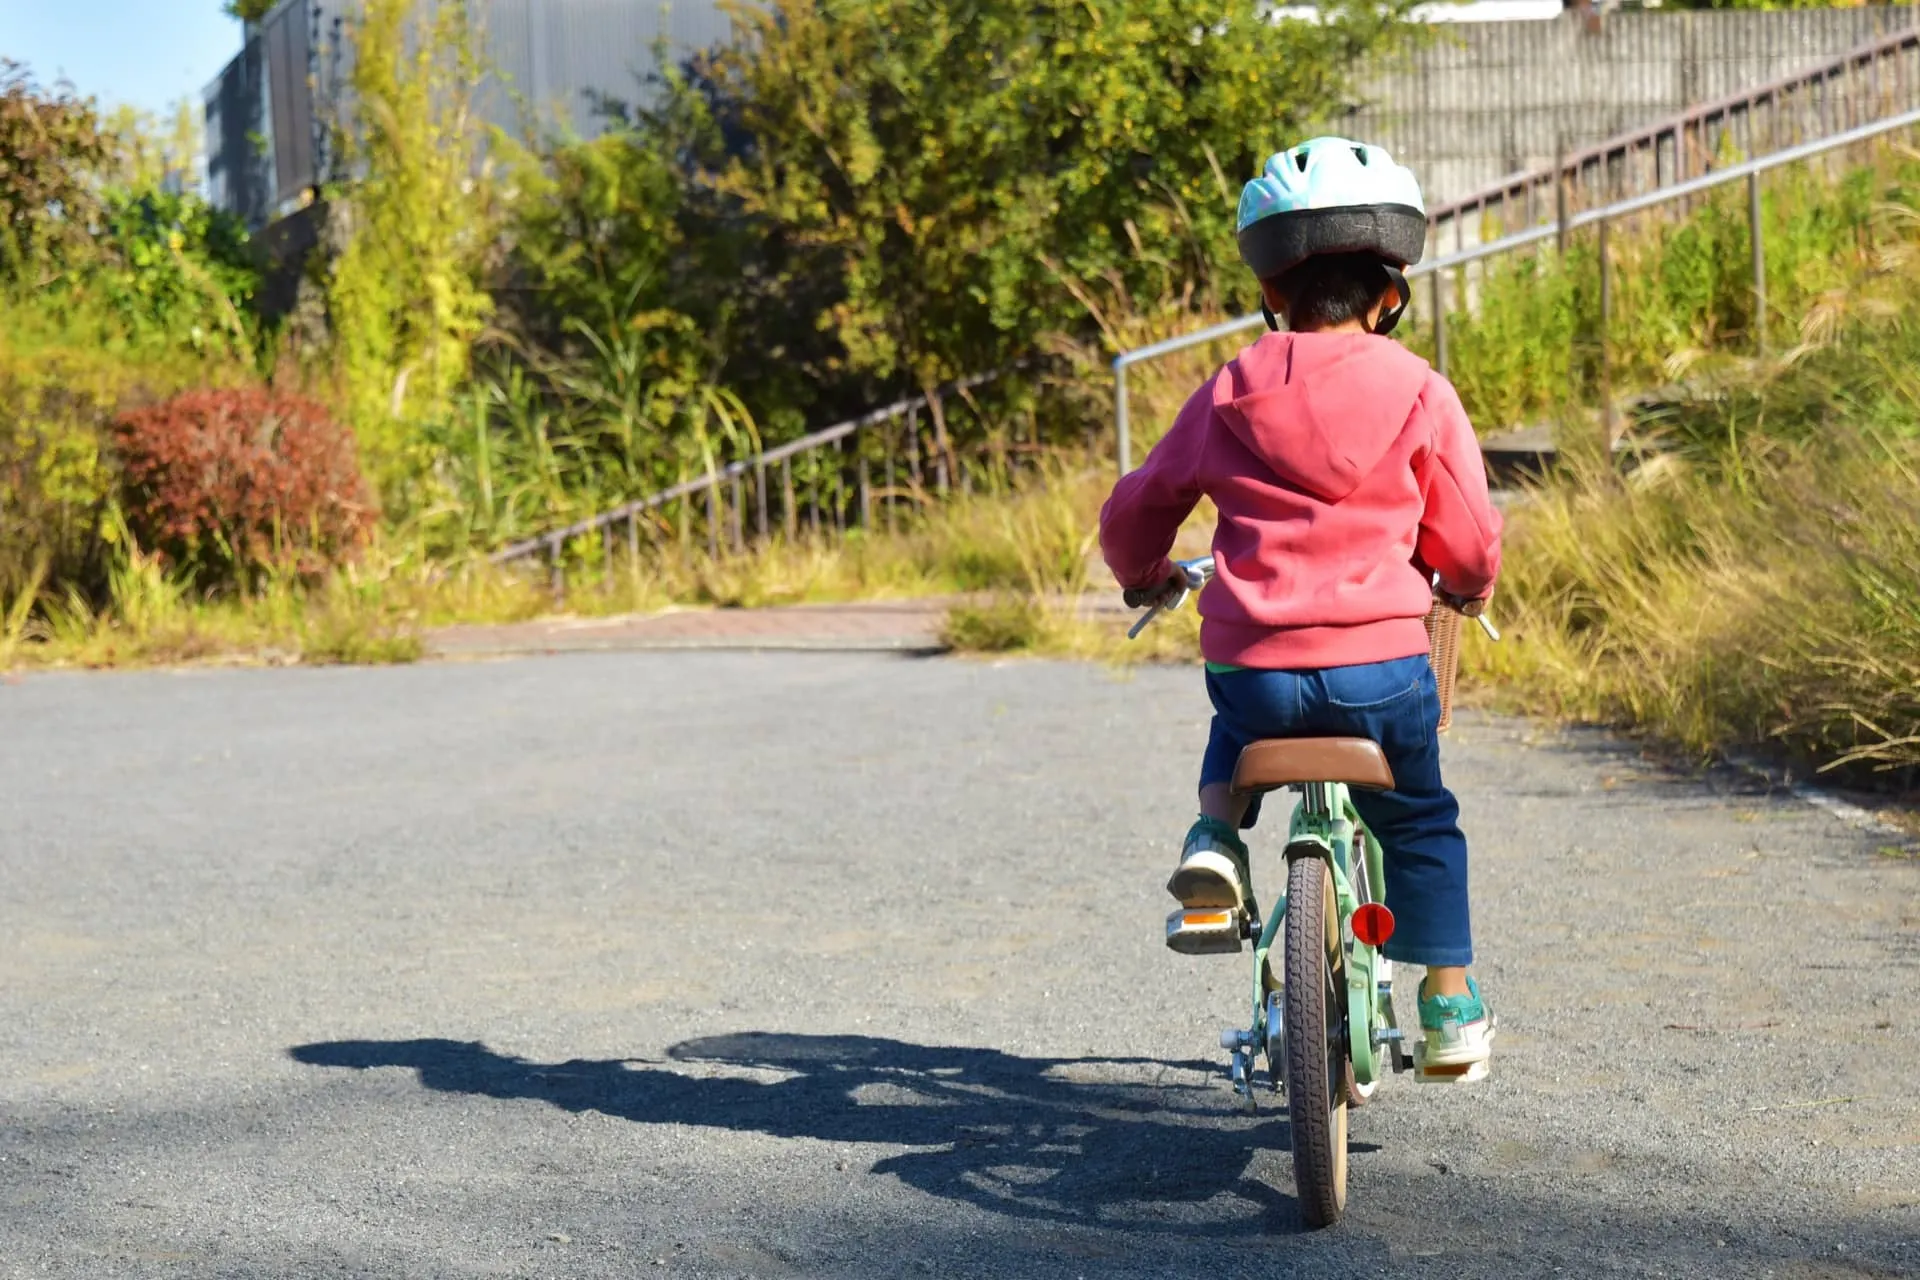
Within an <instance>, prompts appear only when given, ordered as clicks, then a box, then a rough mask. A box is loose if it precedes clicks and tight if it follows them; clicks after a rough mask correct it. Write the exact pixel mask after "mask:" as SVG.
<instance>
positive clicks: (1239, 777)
mask: <svg viewBox="0 0 1920 1280" xmlns="http://www.w3.org/2000/svg"><path fill="white" fill-rule="evenodd" d="M1303 782H1343V783H1345V784H1346V785H1347V786H1349V787H1361V788H1364V789H1366V790H1368V791H1391V790H1393V770H1392V769H1391V768H1389V767H1388V766H1387V757H1386V754H1385V753H1384V752H1382V751H1381V750H1380V744H1379V743H1377V742H1374V741H1372V740H1371V739H1368V738H1266V739H1263V740H1261V741H1259V742H1253V743H1249V744H1248V745H1247V747H1246V749H1245V750H1244V751H1242V752H1241V753H1240V760H1239V763H1238V764H1236V765H1235V766H1234V769H1233V789H1234V790H1235V791H1237V792H1239V793H1240V794H1242V795H1252V794H1254V793H1255V792H1260V791H1275V790H1278V789H1279V788H1281V787H1292V786H1298V785H1299V784H1301V783H1303Z"/></svg>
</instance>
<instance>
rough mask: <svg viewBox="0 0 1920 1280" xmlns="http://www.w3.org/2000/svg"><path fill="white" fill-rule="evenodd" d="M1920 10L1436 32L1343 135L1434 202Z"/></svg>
mask: <svg viewBox="0 0 1920 1280" xmlns="http://www.w3.org/2000/svg"><path fill="white" fill-rule="evenodd" d="M1915 13H1916V10H1915V9H1914V8H1912V7H1897V8H1896V7H1886V6H1876V7H1866V8H1854V9H1800V10H1778V11H1754V10H1703V11H1689V12H1681V11H1672V12H1667V11H1660V10H1641V11H1629V12H1619V13H1612V14H1608V15H1607V16H1606V17H1605V19H1604V20H1603V21H1602V22H1601V23H1600V25H1599V30H1598V31H1590V30H1588V28H1587V26H1586V24H1585V23H1584V22H1583V21H1582V19H1581V18H1580V17H1579V16H1578V15H1576V14H1572V13H1569V14H1567V15H1565V16H1563V17H1560V18H1557V19H1552V20H1549V21H1534V22H1486V23H1473V24H1464V23H1463V24H1459V25H1453V26H1446V27H1439V28H1435V29H1433V30H1432V31H1431V35H1430V43H1429V44H1428V45H1427V47H1425V48H1423V49H1420V50H1418V51H1416V52H1414V53H1413V54H1411V55H1410V56H1407V57H1404V58H1403V59H1401V60H1400V62H1399V64H1398V65H1392V66H1385V67H1381V68H1379V69H1377V70H1376V71H1375V72H1373V73H1371V74H1370V75H1368V76H1366V77H1363V79H1362V85H1363V92H1364V93H1365V95H1366V97H1367V98H1368V99H1369V100H1370V102H1371V103H1372V104H1373V105H1369V106H1366V107H1363V108H1362V109H1361V110H1360V111H1359V112H1357V113H1355V115H1354V116H1352V117H1351V118H1350V119H1349V120H1347V121H1346V122H1345V123H1344V125H1343V126H1342V127H1343V128H1345V129H1347V130H1349V131H1350V132H1351V133H1352V134H1353V135H1354V136H1356V137H1361V138H1365V139H1367V140H1368V141H1372V142H1378V143H1381V144H1382V145H1384V146H1386V147H1387V148H1388V149H1389V150H1390V151H1392V152H1393V153H1394V155H1395V157H1396V158H1397V159H1399V160H1401V161H1402V162H1403V163H1406V164H1408V165H1411V166H1412V167H1413V170H1414V172H1415V173H1417V174H1418V175H1419V177H1420V181H1421V186H1422V188H1423V189H1424V191H1425V193H1426V196H1427V200H1428V203H1429V204H1430V205H1433V204H1439V203H1442V202H1444V201H1447V200H1453V199H1457V198H1459V197H1461V196H1465V195H1468V194H1471V193H1472V192H1473V191H1475V190H1478V189H1479V188H1481V187H1484V186H1486V185H1488V184H1490V183H1493V182H1497V181H1498V180H1500V179H1501V178H1504V177H1506V176H1507V175H1509V174H1512V173H1515V172H1518V171H1520V170H1524V169H1532V168H1537V167H1540V166H1543V165H1551V164H1552V163H1553V160H1554V156H1555V150H1556V145H1557V144H1559V143H1561V142H1562V141H1563V140H1564V143H1565V145H1567V146H1568V147H1579V146H1581V145H1586V144H1591V143H1596V142H1599V141H1601V140H1603V139H1604V138H1606V137H1608V136H1610V135H1612V134H1615V133H1619V132H1621V131H1623V130H1626V129H1631V128H1635V127H1638V126H1640V125H1644V124H1647V123H1650V122H1652V121H1654V120H1657V119H1659V118H1660V117H1663V116H1668V115H1673V114H1675V113H1676V112H1679V111H1682V110H1684V109H1686V108H1687V107H1690V106H1695V105H1698V104H1699V103H1702V102H1708V101H1712V100H1713V99H1716V98H1720V97H1724V96H1726V95H1728V94H1731V93H1735V92H1737V91H1739V90H1742V89H1747V88H1750V87H1753V86H1755V85H1758V84H1762V83H1765V82H1766V81H1769V80H1775V79H1778V78H1780V77H1782V76H1785V75H1788V74H1789V73H1791V72H1794V71H1797V70H1800V69H1801V68H1803V67H1806V66H1809V65H1811V64H1814V63H1818V62H1823V61H1826V60H1828V59H1831V58H1835V57H1838V56H1839V55H1841V54H1843V53H1845V52H1847V51H1848V50H1849V49H1852V48H1854V47H1855V46H1857V45H1860V44H1863V43H1865V42H1866V41H1868V40H1870V39H1872V38H1873V37H1875V36H1877V35H1881V34H1884V33H1885V32H1888V31H1891V30H1894V29H1896V28H1899V27H1906V26H1909V25H1911V24H1912V23H1913V22H1914V17H1915Z"/></svg>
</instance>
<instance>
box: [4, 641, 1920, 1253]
mask: <svg viewBox="0 0 1920 1280" xmlns="http://www.w3.org/2000/svg"><path fill="white" fill-rule="evenodd" d="M1204 713H1205V704H1204V695H1203V693H1202V691H1201V689H1200V686H1199V681H1198V679H1197V678H1196V677H1195V676H1194V674H1193V673H1191V672H1179V671H1168V670H1155V671H1146V672H1141V673H1138V674H1136V675H1133V676H1131V677H1126V676H1119V675H1116V674H1113V673H1110V672H1107V671H1103V670H1099V669H1095V668H1090V667H1080V666H1070V665H1044V664H1036V663H1015V664H1007V665H997V666H996V665H986V664H981V663H972V662H955V661H925V660H904V659H898V658H888V657H880V656H852V655H842V656H832V655H765V656H754V655H697V654H666V655H662V654H656V655H644V654H628V655H582V656H574V657H561V658H552V659H545V660H528V661H509V662H496V663H475V664H464V665H429V666H422V667H414V668H400V669H386V670H315V671H303V670H292V671H197V672H190V673H181V674H138V675H88V676H79V675H75V676H65V675H61V676H34V677H30V678H28V679H26V680H25V681H24V682H22V683H16V684H12V685H6V686H0V1066H4V1072H0V1275H5V1276H9V1277H15V1276H43V1275H46V1276H56V1275H57V1276H84V1277H111V1276H148V1275H153V1276H272V1277H310V1276H311V1277H319V1276H328V1277H331V1276H348V1275H353V1276H362V1275H364V1276H409V1277H412V1276H554V1277H576V1276H632V1275H636V1274H647V1275H651V1274H661V1275H696V1276H735V1275H744V1276H756V1277H757V1276H823V1277H825V1276H850V1277H882V1276H900V1275H907V1276H912V1275H934V1276H983V1277H984V1276H991V1277H999V1276H1049V1277H1051V1276H1061V1277H1074V1276H1101V1277H1109V1276H1163V1275H1220V1274H1237V1275H1250V1276H1287V1275H1301V1276H1320V1275H1327V1276H1332V1275H1349V1274H1354V1275H1421V1276H1426V1275H1432V1276H1446V1277H1453V1276H1532V1275H1555V1274H1563V1273H1564V1274H1568V1275H1576V1274H1577V1275H1594V1274H1619V1275H1649V1274H1666V1275H1675V1276H1681V1275H1689V1276H1690V1275H1729V1276H1732V1275H1742V1276H1745V1275H1777V1276H1796V1277H1797V1276H1825V1277H1839V1276H1883V1275H1895V1274H1914V1273H1916V1272H1920V1088H1917V1086H1920V1063H1916V1049H1920V1036H1917V1035H1916V1029H1917V1028H1920V1015H1916V1012H1915V988H1916V985H1920V984H1917V983H1916V980H1917V979H1920V941H1917V939H1920V895H1916V889H1917V888H1920V864H1916V863H1915V862H1914V861H1912V860H1909V859H1902V858H1896V857H1892V856H1888V855H1887V854H1886V853H1884V852H1882V849H1881V846H1883V845H1885V844H1886V843H1887V842H1886V841H1885V839H1884V838H1876V837H1874V836H1872V835H1869V834H1864V833H1861V832H1858V831H1856V830H1853V829H1851V828H1849V827H1847V826H1845V825H1843V824H1841V823H1840V822H1838V821H1836V820H1835V819H1834V818H1832V817H1830V816H1828V815H1826V814H1824V813H1821V812H1819V811H1816V810H1813V809H1810V808H1808V807H1805V806H1804V805H1802V804H1800V803H1798V802H1795V801H1793V800H1791V799H1788V798H1784V797H1769V796H1765V795H1755V794H1742V793H1740V792H1739V791H1737V790H1733V789H1729V788H1727V787H1725V786H1722V785H1719V784H1715V783H1713V782H1711V781H1709V782H1699V781H1687V780H1676V779H1673V778H1670V777H1664V776H1662V775H1660V774H1659V773H1658V772H1656V771H1653V770H1650V769H1649V768H1648V767H1646V766H1644V765H1642V764H1641V763H1639V762H1638V761H1637V759H1636V758H1635V756H1634V755H1633V754H1632V753H1631V752H1630V751H1627V750H1625V749H1623V748H1621V747H1619V746H1618V745H1617V744H1612V743H1610V742H1608V741H1607V740H1605V739H1602V738H1598V737H1583V736H1575V737H1558V736H1553V735H1540V736H1537V737H1536V736H1535V731H1532V730H1529V729H1528V728H1527V727H1526V726H1523V725H1518V724H1513V723H1509V722H1499V721H1488V720H1472V721H1469V722H1467V723H1465V724H1463V725H1462V726H1461V728H1460V729H1459V730H1458V731H1457V732H1456V734H1455V736H1454V739H1453V741H1452V743H1451V745H1450V747H1449V748H1448V752H1449V754H1448V767H1449V769H1450V772H1451V774H1452V777H1453V779H1454V781H1455V784H1456V786H1457V787H1458V789H1459V790H1460V791H1461V793H1462V796H1463V800H1464V803H1465V806H1466V812H1467V815H1468V817H1467V823H1468V829H1469V834H1470V836H1471V837H1472V838H1473V840H1474V848H1475V854H1474V857H1475V868H1476V870H1475V874H1476V901H1477V910H1478V924H1479V933H1480V939H1479V942H1480V949H1481V953H1482V955H1481V960H1482V963H1481V968H1480V972H1481V975H1482V977H1483V980H1484V983H1485V985H1486V988H1487V990H1488V992H1489V994H1490V995H1491V996H1492V997H1493V998H1494V1000H1495V1001H1496V1003H1497V1007H1498V1008H1499V1010H1500V1013H1501V1015H1502V1019H1503V1032H1502V1036H1501V1039H1500V1042H1499V1050H1500V1052H1499V1058H1498V1066H1497V1072H1496V1075H1495V1078H1494V1079H1493V1080H1492V1081H1490V1082H1489V1083H1487V1084H1486V1085H1484V1086H1480V1087H1476V1088H1472V1089H1458V1088H1452V1089H1449V1088H1435V1087H1425V1086H1415V1085H1413V1084H1412V1083H1411V1082H1410V1081H1409V1080H1408V1079H1407V1078H1405V1077H1400V1078H1397V1079H1395V1080H1393V1081H1391V1082H1390V1083H1389V1085H1388V1086H1387V1087H1386V1088H1385V1089H1384V1090H1383V1092H1382V1093H1381V1095H1380V1098H1379V1100H1378V1101H1377V1103H1376V1104H1375V1105H1373V1106H1371V1107H1369V1108H1367V1109H1366V1110H1365V1111H1363V1112H1361V1113H1358V1114H1356V1116H1355V1117H1354V1123H1353V1137H1354V1142H1355V1156H1354V1160H1353V1175H1352V1207H1351V1209H1350V1212H1349V1216H1348V1220H1347V1221H1346V1222H1345V1223H1344V1224H1343V1225H1341V1226H1340V1227H1339V1228H1337V1229H1335V1230H1332V1231H1328V1232H1322V1233H1318V1234H1314V1235H1302V1234H1300V1233H1299V1232H1298V1230H1297V1227H1296V1218H1295V1212H1294V1205H1293V1200H1292V1195H1291V1172H1290V1163H1289V1161H1288V1158H1287V1156H1286V1144H1287V1131H1286V1124H1285V1121H1284V1120H1283V1119H1281V1118H1279V1117H1278V1116H1277V1115H1272V1114H1268V1115H1262V1116H1256V1117H1252V1118H1248V1117H1245V1116H1242V1115H1240V1114H1238V1113H1237V1112H1236V1111H1235V1110H1234V1108H1233V1106H1232V1098H1231V1096H1230V1095H1229V1093H1228V1091H1227V1088H1226V1085H1225V1082H1224V1073H1223V1071H1222V1069H1221V1068H1222V1059H1221V1055H1220V1054H1219V1052H1218V1050H1217V1049H1215V1048H1214V1047H1213V1046H1214V1044H1215V1041H1216V1035H1217V1032H1218V1030H1219V1029H1220V1028H1221V1027H1222V1026H1224V1025H1226V1024H1227V1023H1228V1022H1229V1021H1230V1020H1232V1019H1235V1018H1236V1017H1238V1016H1239V1015H1240V1014H1241V1012H1242V1009H1241V1000H1242V999H1243V991H1244V989H1245V986H1246V971H1245V968H1244V967H1243V963H1242V962H1241V961H1240V960H1238V959H1234V960H1226V959H1219V958H1215V959H1212V960H1192V959H1185V958H1180V957H1175V956H1172V955H1169V954H1167V953H1166V952H1165V951H1164V950H1163V949H1162V947H1161V945H1160V941H1159V931H1160V921H1161V918H1162V915H1163V913H1164V910H1165V908H1166V905H1167V904H1166V903H1165V902H1164V901H1163V896H1162V889H1161V882H1162V880H1163V878H1164V875H1165V872H1166V870H1167V867H1168V863H1169V861H1170V858H1171V849H1172V845H1173V844H1174V842H1175V841H1177V839H1178V836H1179V834H1180V832H1181V831H1182V830H1183V828H1184V827H1185V825H1186V822H1187V820H1188V815H1189V803H1190V802H1189V796H1190V792H1191V779H1192V776H1193V774H1194V771H1195V768H1196V764H1197V757H1198V752H1199V748H1200V744H1201V742H1202V740H1203V736H1204ZM1266 834H1267V836H1268V838H1267V840H1266V841H1265V842H1264V845H1263V846H1260V847H1263V848H1264V849H1265V850H1267V851H1271V850H1272V849H1273V848H1274V841H1273V839H1272V834H1271V832H1267V833H1266Z"/></svg>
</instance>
